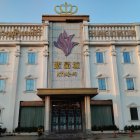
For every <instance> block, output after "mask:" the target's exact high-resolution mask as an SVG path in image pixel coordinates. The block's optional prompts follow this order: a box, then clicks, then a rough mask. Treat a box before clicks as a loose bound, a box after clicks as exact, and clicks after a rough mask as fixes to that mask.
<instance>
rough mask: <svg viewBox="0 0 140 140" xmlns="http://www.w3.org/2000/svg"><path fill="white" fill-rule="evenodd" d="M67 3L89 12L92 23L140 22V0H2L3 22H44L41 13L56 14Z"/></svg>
mask: <svg viewBox="0 0 140 140" xmlns="http://www.w3.org/2000/svg"><path fill="white" fill-rule="evenodd" d="M64 2H67V3H71V4H72V5H77V6H78V8H79V10H78V13H77V14H82V15H83V14H84V15H90V22H91V23H135V22H139V23H140V0H0V22H14V23H17V22H20V23H23V22H24V23H41V16H42V14H55V12H54V6H55V5H60V4H62V3H64Z"/></svg>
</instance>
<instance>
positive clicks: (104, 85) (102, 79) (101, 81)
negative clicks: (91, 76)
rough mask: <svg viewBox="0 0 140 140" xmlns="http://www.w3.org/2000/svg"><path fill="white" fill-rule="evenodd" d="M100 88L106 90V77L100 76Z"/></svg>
mask: <svg viewBox="0 0 140 140" xmlns="http://www.w3.org/2000/svg"><path fill="white" fill-rule="evenodd" d="M98 88H99V90H106V79H105V78H98Z"/></svg>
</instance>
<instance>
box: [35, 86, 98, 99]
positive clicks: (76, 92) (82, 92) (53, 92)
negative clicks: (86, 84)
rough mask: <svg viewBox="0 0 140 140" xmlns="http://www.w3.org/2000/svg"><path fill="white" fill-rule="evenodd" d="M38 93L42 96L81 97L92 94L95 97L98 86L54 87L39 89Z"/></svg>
mask: <svg viewBox="0 0 140 140" xmlns="http://www.w3.org/2000/svg"><path fill="white" fill-rule="evenodd" d="M37 91H38V92H37V95H38V96H39V97H41V98H44V97H45V96H62V95H63V96H65V97H66V96H67V97H69V96H73V97H81V96H90V97H94V96H96V95H97V94H98V93H97V88H54V89H49V88H47V89H45V88H42V89H37Z"/></svg>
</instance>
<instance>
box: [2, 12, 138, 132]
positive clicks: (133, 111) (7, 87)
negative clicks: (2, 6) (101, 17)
mask: <svg viewBox="0 0 140 140" xmlns="http://www.w3.org/2000/svg"><path fill="white" fill-rule="evenodd" d="M139 71H140V24H133V23H132V24H90V23H89V16H87V15H43V16H42V23H41V24H5V23H4V24H0V122H1V123H2V126H3V127H6V128H7V130H8V132H12V131H13V130H15V128H17V127H22V128H23V127H38V126H39V125H43V126H44V128H45V131H46V132H55V131H61V132H65V131H76V130H77V131H79V130H80V131H86V130H91V127H94V126H103V125H105V126H109V125H116V126H117V127H118V128H119V130H123V129H124V126H125V125H132V124H133V125H140V121H139V118H140V108H139V107H140V102H139V100H140V87H139V83H140V76H139Z"/></svg>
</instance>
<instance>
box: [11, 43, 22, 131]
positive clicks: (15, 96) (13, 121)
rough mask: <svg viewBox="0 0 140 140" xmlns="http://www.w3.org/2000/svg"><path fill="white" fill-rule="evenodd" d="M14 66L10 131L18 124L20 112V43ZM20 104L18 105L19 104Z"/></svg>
mask: <svg viewBox="0 0 140 140" xmlns="http://www.w3.org/2000/svg"><path fill="white" fill-rule="evenodd" d="M14 59H15V60H14V67H13V74H12V89H11V96H10V110H9V111H10V114H11V116H9V118H10V120H9V121H10V123H9V124H11V127H10V130H9V131H10V132H12V131H13V130H14V129H15V128H16V127H17V126H18V114H17V112H19V110H18V109H19V102H18V93H17V87H18V73H19V70H18V69H19V61H20V45H16V51H15V58H14ZM17 104H18V105H17Z"/></svg>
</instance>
